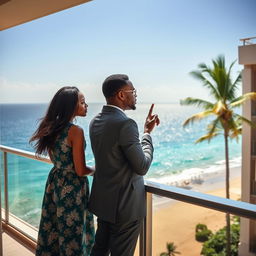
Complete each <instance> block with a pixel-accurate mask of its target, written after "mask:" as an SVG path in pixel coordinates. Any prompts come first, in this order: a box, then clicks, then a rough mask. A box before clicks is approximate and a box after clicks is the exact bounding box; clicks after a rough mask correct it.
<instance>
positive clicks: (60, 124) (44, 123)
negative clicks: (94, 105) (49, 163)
mask: <svg viewBox="0 0 256 256" xmlns="http://www.w3.org/2000/svg"><path fill="white" fill-rule="evenodd" d="M78 92H79V90H78V89H77V88H76V87H72V86H65V87H62V88H61V89H59V90H58V91H57V93H56V94H55V95H54V97H53V99H52V101H51V103H50V105H49V107H48V110H47V112H46V115H45V117H43V118H42V119H41V122H40V123H39V127H38V128H37V130H36V131H35V133H34V134H33V136H32V137H31V139H30V140H29V142H30V143H31V142H32V141H36V143H35V145H34V148H35V150H36V153H37V154H39V155H40V154H46V153H48V152H49V151H51V150H52V149H53V147H54V143H55V140H56V137H57V136H58V134H59V133H60V132H61V131H62V130H63V129H64V128H65V127H66V126H67V124H68V123H69V122H70V120H71V119H72V117H73V116H74V113H75V110H76V108H77V103H78Z"/></svg>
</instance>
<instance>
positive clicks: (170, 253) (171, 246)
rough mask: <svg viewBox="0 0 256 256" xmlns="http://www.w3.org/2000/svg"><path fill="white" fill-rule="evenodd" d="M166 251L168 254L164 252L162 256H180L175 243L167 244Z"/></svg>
mask: <svg viewBox="0 0 256 256" xmlns="http://www.w3.org/2000/svg"><path fill="white" fill-rule="evenodd" d="M166 249H167V252H162V253H161V254H160V256H175V255H176V254H180V252H178V251H176V249H177V246H176V245H174V243H173V242H170V243H167V244H166Z"/></svg>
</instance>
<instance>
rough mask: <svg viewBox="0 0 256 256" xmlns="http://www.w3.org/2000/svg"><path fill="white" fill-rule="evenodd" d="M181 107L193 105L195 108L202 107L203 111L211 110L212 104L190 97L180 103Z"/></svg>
mask: <svg viewBox="0 0 256 256" xmlns="http://www.w3.org/2000/svg"><path fill="white" fill-rule="evenodd" d="M180 104H181V105H189V106H191V105H193V106H196V107H203V108H204V109H210V108H213V106H214V104H213V103H211V102H209V101H206V100H202V99H197V98H191V97H187V98H186V99H184V100H181V101H180Z"/></svg>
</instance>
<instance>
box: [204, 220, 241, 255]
mask: <svg viewBox="0 0 256 256" xmlns="http://www.w3.org/2000/svg"><path fill="white" fill-rule="evenodd" d="M239 234H240V223H239V218H238V217H234V218H233V224H232V225H231V256H237V255H238V243H239ZM226 247H227V238H226V227H224V228H222V229H220V230H218V231H217V232H216V233H215V234H213V235H212V236H211V237H210V238H209V240H208V241H206V242H205V243H204V244H203V248H202V251H201V255H204V256H226Z"/></svg>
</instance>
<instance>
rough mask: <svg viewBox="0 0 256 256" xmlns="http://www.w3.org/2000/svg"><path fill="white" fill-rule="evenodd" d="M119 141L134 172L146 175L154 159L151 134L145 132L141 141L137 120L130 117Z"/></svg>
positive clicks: (123, 127) (122, 129)
mask: <svg viewBox="0 0 256 256" xmlns="http://www.w3.org/2000/svg"><path fill="white" fill-rule="evenodd" d="M119 142H120V146H121V148H122V150H123V152H124V154H125V156H126V158H127V159H128V162H129V164H130V165H131V167H132V169H133V170H134V172H135V173H137V174H138V175H145V174H146V173H147V171H148V169H149V167H150V164H151V162H152V159H153V151H154V148H153V144H152V139H151V136H150V135H149V134H144V135H143V137H142V140H141V142H140V140H139V131H138V126H137V124H136V122H135V121H134V120H132V119H128V120H127V121H126V122H125V124H124V125H123V126H122V128H121V131H120V138H119Z"/></svg>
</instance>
